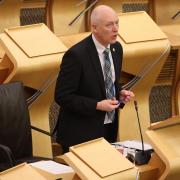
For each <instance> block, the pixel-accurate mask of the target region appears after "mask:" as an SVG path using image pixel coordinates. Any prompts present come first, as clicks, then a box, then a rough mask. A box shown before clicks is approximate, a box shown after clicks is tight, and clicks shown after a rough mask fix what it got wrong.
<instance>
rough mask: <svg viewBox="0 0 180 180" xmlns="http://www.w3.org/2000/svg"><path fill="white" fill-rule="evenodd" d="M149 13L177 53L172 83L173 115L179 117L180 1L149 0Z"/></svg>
mask: <svg viewBox="0 0 180 180" xmlns="http://www.w3.org/2000/svg"><path fill="white" fill-rule="evenodd" d="M149 13H150V15H151V16H152V18H153V19H154V20H155V22H156V23H157V24H158V25H159V26H160V28H161V29H162V30H163V31H164V32H165V34H166V35H167V37H168V39H169V41H170V43H171V48H172V50H176V51H177V58H176V68H175V69H174V79H173V82H172V95H171V96H172V98H171V99H172V114H173V115H179V113H180V105H179V99H178V97H179V96H180V95H179V94H180V89H179V87H180V85H179V83H180V68H179V67H180V65H179V64H180V55H179V54H180V1H179V0H167V1H163V0H149Z"/></svg>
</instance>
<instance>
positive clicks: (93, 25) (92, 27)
mask: <svg viewBox="0 0 180 180" xmlns="http://www.w3.org/2000/svg"><path fill="white" fill-rule="evenodd" d="M91 31H92V32H95V33H96V32H97V26H96V25H95V24H92V25H91Z"/></svg>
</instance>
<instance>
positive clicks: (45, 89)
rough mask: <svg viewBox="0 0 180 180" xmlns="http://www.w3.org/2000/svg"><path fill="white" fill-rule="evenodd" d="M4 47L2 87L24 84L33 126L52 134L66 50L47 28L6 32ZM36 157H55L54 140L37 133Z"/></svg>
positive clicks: (0, 37)
mask: <svg viewBox="0 0 180 180" xmlns="http://www.w3.org/2000/svg"><path fill="white" fill-rule="evenodd" d="M0 43H1V45H2V47H3V49H4V50H5V57H4V58H3V60H2V62H1V63H0V77H3V79H1V83H7V82H12V81H22V82H23V83H24V86H25V94H26V95H27V103H28V105H29V112H30V119H31V124H32V125H33V126H35V127H38V128H40V129H43V130H45V131H50V128H49V108H50V105H51V104H52V102H53V99H54V86H55V81H56V77H57V74H58V71H59V65H60V62H61V58H62V56H63V54H64V52H65V51H66V47H65V46H64V44H63V43H62V42H61V41H60V40H59V39H58V38H57V37H56V36H55V35H54V34H53V33H52V32H51V31H50V30H49V29H48V28H47V26H45V25H44V24H36V25H29V26H22V27H16V28H9V29H6V31H5V32H4V33H2V34H1V35H0ZM33 154H34V155H39V156H44V157H52V150H51V137H49V136H46V135H44V134H41V133H39V132H36V131H33Z"/></svg>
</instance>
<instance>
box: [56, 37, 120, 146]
mask: <svg viewBox="0 0 180 180" xmlns="http://www.w3.org/2000/svg"><path fill="white" fill-rule="evenodd" d="M110 48H111V53H112V57H113V61H114V68H115V76H116V80H115V90H116V98H117V99H119V90H120V87H119V80H120V72H121V64H122V54H123V51H122V47H121V45H120V43H118V42H116V43H115V44H112V45H111V47H110ZM104 99H106V93H105V85H104V77H103V72H102V68H101V64H100V60H99V56H98V53H97V50H96V47H95V45H94V42H93V40H92V36H91V35H90V36H89V37H87V38H85V39H84V40H82V41H81V42H79V43H78V44H76V45H74V46H73V47H72V48H70V49H69V50H68V51H67V52H66V53H65V55H64V57H63V59H62V63H61V66H60V73H59V76H58V79H57V84H56V89H55V101H56V102H57V103H58V104H59V105H60V112H59V118H58V125H57V142H59V143H60V144H62V145H63V146H66V147H69V146H71V145H75V144H79V143H82V142H85V141H88V140H92V139H95V138H99V137H102V136H103V126H104V119H105V112H103V111H98V110H96V105H97V102H98V101H101V100H104ZM117 128H118V118H117V110H116V118H115V126H114V141H115V140H116V137H117Z"/></svg>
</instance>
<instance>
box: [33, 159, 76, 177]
mask: <svg viewBox="0 0 180 180" xmlns="http://www.w3.org/2000/svg"><path fill="white" fill-rule="evenodd" d="M30 165H31V166H34V167H36V168H39V169H41V170H44V171H46V172H49V173H52V174H60V173H70V172H74V170H73V169H72V168H71V167H69V166H66V165H63V164H60V163H56V162H54V161H51V160H49V161H38V162H34V163H31V164H30Z"/></svg>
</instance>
